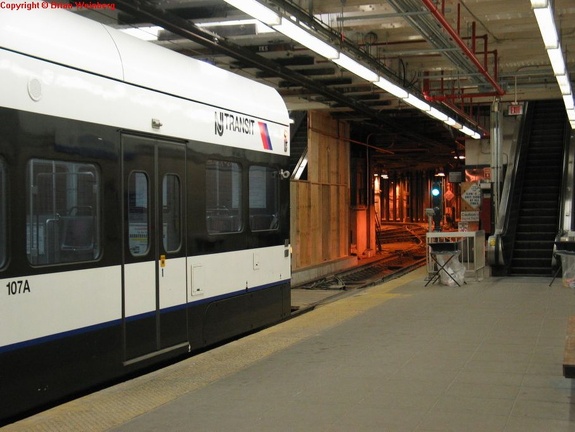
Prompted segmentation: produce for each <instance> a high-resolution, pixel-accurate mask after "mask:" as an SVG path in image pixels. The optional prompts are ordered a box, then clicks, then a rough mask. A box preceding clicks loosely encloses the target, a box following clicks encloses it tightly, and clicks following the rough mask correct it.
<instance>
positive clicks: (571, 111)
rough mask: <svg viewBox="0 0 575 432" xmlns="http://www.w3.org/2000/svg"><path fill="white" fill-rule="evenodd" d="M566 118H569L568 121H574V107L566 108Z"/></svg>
mask: <svg viewBox="0 0 575 432" xmlns="http://www.w3.org/2000/svg"><path fill="white" fill-rule="evenodd" d="M567 118H569V121H570V122H572V121H575V109H568V110H567Z"/></svg>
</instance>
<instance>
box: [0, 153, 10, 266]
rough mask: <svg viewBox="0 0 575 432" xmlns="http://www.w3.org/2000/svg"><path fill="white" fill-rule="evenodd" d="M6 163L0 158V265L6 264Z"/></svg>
mask: <svg viewBox="0 0 575 432" xmlns="http://www.w3.org/2000/svg"><path fill="white" fill-rule="evenodd" d="M5 177H6V165H5V164H4V161H3V160H0V267H4V264H6V251H7V249H8V248H7V246H6V242H7V240H6V232H7V221H6V206H7V203H8V197H7V196H6V178H5Z"/></svg>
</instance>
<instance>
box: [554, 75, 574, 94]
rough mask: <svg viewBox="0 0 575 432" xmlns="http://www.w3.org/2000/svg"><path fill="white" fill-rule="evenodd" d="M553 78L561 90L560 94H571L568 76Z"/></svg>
mask: <svg viewBox="0 0 575 432" xmlns="http://www.w3.org/2000/svg"><path fill="white" fill-rule="evenodd" d="M555 78H556V79H557V84H559V88H560V89H561V94H569V93H571V82H570V81H569V75H567V74H565V75H557V76H555Z"/></svg>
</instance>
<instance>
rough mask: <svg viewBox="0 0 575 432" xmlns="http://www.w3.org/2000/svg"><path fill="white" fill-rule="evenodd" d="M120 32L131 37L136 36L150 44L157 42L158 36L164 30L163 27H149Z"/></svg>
mask: <svg viewBox="0 0 575 432" xmlns="http://www.w3.org/2000/svg"><path fill="white" fill-rule="evenodd" d="M118 30H120V31H121V32H123V33H126V34H129V35H130V36H134V37H136V38H138V39H142V40H145V41H148V42H150V41H157V40H158V34H159V33H160V31H161V30H163V29H162V27H158V26H148V27H130V28H123V29H118Z"/></svg>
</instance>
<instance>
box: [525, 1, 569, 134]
mask: <svg viewBox="0 0 575 432" xmlns="http://www.w3.org/2000/svg"><path fill="white" fill-rule="evenodd" d="M531 9H533V13H534V14H535V19H536V20H537V25H538V26H539V31H540V32H541V38H542V39H543V44H544V45H545V49H546V50H547V56H548V57H549V61H550V62H551V68H552V69H553V74H554V75H555V79H556V80H557V84H558V85H559V89H560V90H561V95H562V97H563V103H564V104H565V109H566V111H567V118H568V119H569V123H570V124H571V128H572V129H575V104H574V103H573V90H572V88H571V81H570V80H569V72H568V70H567V66H566V64H565V58H564V57H563V49H562V48H561V43H560V41H559V35H558V33H557V27H556V26H555V18H554V14H553V8H552V6H551V1H550V0H531Z"/></svg>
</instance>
